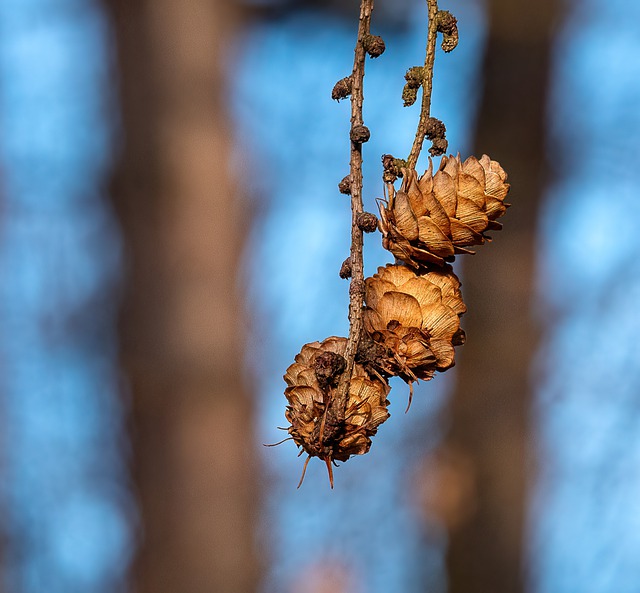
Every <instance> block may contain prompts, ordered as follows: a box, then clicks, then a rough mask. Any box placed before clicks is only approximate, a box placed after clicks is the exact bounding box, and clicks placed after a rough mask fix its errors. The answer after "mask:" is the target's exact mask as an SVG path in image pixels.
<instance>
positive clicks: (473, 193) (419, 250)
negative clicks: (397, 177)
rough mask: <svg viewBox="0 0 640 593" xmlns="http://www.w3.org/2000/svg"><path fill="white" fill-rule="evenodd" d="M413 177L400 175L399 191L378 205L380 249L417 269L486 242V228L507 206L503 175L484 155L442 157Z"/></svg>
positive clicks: (492, 225)
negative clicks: (466, 157)
mask: <svg viewBox="0 0 640 593" xmlns="http://www.w3.org/2000/svg"><path fill="white" fill-rule="evenodd" d="M432 171H433V165H432V163H431V162H430V163H429V169H428V170H427V171H426V172H425V173H424V175H422V177H420V178H419V179H418V175H417V173H416V172H415V170H413V169H408V170H405V171H404V178H403V181H402V186H401V187H400V190H399V191H398V192H397V193H396V194H395V195H392V196H390V199H389V202H388V203H385V202H380V204H379V206H380V229H381V231H382V245H383V247H384V248H385V249H388V250H389V251H391V253H393V255H395V256H396V257H397V258H398V259H399V260H401V261H403V262H405V263H407V264H408V265H410V266H412V267H414V268H416V269H418V268H420V267H421V266H425V265H429V264H436V265H439V266H442V265H444V263H445V261H452V260H453V258H454V256H455V255H456V254H458V253H473V251H470V250H469V249H468V247H471V246H473V245H481V244H482V243H484V242H485V240H487V239H489V237H487V236H486V235H485V232H486V231H488V230H498V229H501V228H502V225H501V224H500V223H499V222H496V220H497V219H498V218H499V217H500V216H502V215H503V214H504V213H505V211H506V209H507V207H508V206H509V204H505V202H504V199H505V197H506V195H507V193H508V192H509V184H508V183H506V179H507V174H506V173H505V172H504V170H503V169H502V167H501V166H500V164H499V163H498V162H496V161H492V160H491V159H490V158H489V157H488V156H487V155H484V156H483V157H482V158H481V159H480V160H478V159H477V158H476V157H473V156H471V157H469V158H468V159H467V160H466V161H464V163H463V162H461V160H460V156H459V155H458V156H457V157H453V156H450V157H448V158H447V157H442V161H441V163H440V167H439V169H438V171H437V172H436V173H435V175H433V173H432Z"/></svg>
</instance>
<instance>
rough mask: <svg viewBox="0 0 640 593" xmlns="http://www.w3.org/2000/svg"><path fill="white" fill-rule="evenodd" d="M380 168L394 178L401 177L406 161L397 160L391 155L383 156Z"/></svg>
mask: <svg viewBox="0 0 640 593" xmlns="http://www.w3.org/2000/svg"><path fill="white" fill-rule="evenodd" d="M382 168H383V169H384V170H385V171H388V172H389V173H391V174H392V175H395V176H396V177H402V169H406V168H407V161H405V160H404V159H397V158H395V157H394V156H393V155H392V154H383V155H382ZM394 181H395V179H394Z"/></svg>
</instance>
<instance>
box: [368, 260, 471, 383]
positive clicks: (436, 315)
mask: <svg viewBox="0 0 640 593" xmlns="http://www.w3.org/2000/svg"><path fill="white" fill-rule="evenodd" d="M365 285H366V292H365V304H366V308H365V311H364V326H365V330H366V332H367V334H368V335H369V337H370V338H371V339H372V340H373V341H374V342H375V343H377V344H380V345H382V346H383V347H384V348H386V356H383V357H378V359H377V361H375V362H374V364H375V365H377V366H378V368H379V369H380V370H381V372H382V373H383V374H387V375H398V376H400V377H402V378H403V379H404V380H405V381H406V382H407V383H409V385H411V384H412V383H413V382H414V381H417V380H418V379H424V380H429V379H431V378H432V377H433V375H434V373H435V372H436V371H445V370H447V369H448V368H450V367H452V366H453V365H454V346H458V345H460V344H462V343H463V342H464V332H463V331H462V330H461V329H460V316H461V315H462V314H463V313H464V312H465V311H466V307H465V304H464V302H463V300H462V294H461V293H460V281H459V280H458V278H457V277H456V275H455V274H454V273H453V271H452V269H451V266H445V267H443V268H439V269H433V270H431V271H429V272H427V273H424V274H418V273H416V272H415V271H414V270H412V269H411V268H409V267H407V266H404V265H392V264H388V265H387V266H386V267H384V268H382V267H381V268H378V272H377V274H374V275H373V276H372V277H371V278H367V279H366V280H365Z"/></svg>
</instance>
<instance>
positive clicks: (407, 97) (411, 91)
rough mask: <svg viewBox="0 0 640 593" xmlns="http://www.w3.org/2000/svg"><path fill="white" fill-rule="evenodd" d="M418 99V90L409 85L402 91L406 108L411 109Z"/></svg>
mask: <svg viewBox="0 0 640 593" xmlns="http://www.w3.org/2000/svg"><path fill="white" fill-rule="evenodd" d="M417 98H418V89H416V88H413V87H412V86H409V83H407V84H405V85H404V88H403V89H402V100H403V102H404V106H405V107H410V106H411V105H413V104H414V103H415V102H416V99H417Z"/></svg>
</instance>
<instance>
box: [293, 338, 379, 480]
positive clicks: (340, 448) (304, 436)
mask: <svg viewBox="0 0 640 593" xmlns="http://www.w3.org/2000/svg"><path fill="white" fill-rule="evenodd" d="M346 345H347V339H346V338H338V337H335V336H334V337H330V338H327V339H326V340H324V341H323V342H313V343H311V344H305V345H304V346H303V347H302V350H301V351H300V353H299V354H298V355H296V357H295V362H294V363H293V364H292V365H291V366H290V367H289V368H288V369H287V372H286V374H285V375H284V380H285V381H286V383H287V388H286V389H285V391H284V394H285V396H286V398H287V400H288V402H289V405H288V406H287V410H286V412H285V417H286V418H287V420H288V421H289V422H290V423H291V426H290V427H289V431H288V432H289V434H290V435H291V437H292V438H293V440H294V442H295V443H296V445H298V446H299V447H302V449H303V450H304V451H305V452H306V453H307V454H308V455H309V457H320V458H321V459H322V460H324V461H325V463H326V464H327V467H328V468H329V476H330V478H331V479H332V474H331V462H333V461H334V460H338V461H346V460H347V459H349V457H350V456H351V455H363V454H364V453H367V452H368V451H369V448H370V447H371V437H372V436H373V435H375V434H376V432H377V429H378V426H380V424H382V423H383V422H384V421H385V420H386V419H387V418H388V417H389V412H388V411H387V406H388V405H389V402H388V401H387V394H388V393H389V385H388V384H387V383H386V381H384V380H383V379H381V378H379V377H374V378H372V377H370V376H369V375H368V374H367V373H366V371H365V370H364V368H363V367H362V366H361V365H359V364H355V365H354V370H353V374H352V377H351V383H350V386H349V398H348V401H347V407H346V411H345V417H344V420H343V421H339V420H338V419H337V417H336V412H335V410H334V409H333V407H332V406H331V402H332V401H333V399H334V397H335V394H336V391H337V387H338V382H339V380H340V375H342V373H343V371H344V368H345V366H346V361H345V359H344V358H343V355H344V351H345V348H346ZM332 485H333V484H332Z"/></svg>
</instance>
